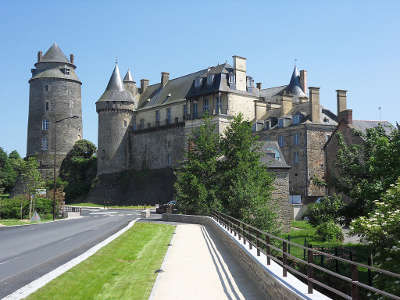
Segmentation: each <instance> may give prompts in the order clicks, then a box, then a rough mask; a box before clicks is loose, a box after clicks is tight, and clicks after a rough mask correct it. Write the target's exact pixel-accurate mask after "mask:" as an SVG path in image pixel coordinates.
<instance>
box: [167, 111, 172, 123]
mask: <svg viewBox="0 0 400 300" xmlns="http://www.w3.org/2000/svg"><path fill="white" fill-rule="evenodd" d="M167 124H171V109H170V108H167Z"/></svg>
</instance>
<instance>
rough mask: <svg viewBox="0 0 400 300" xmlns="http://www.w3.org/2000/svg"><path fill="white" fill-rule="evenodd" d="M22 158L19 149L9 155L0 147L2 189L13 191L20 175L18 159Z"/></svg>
mask: <svg viewBox="0 0 400 300" xmlns="http://www.w3.org/2000/svg"><path fill="white" fill-rule="evenodd" d="M20 159H21V158H20V157H19V155H18V152H17V151H13V152H11V153H10V155H9V156H7V153H6V152H5V151H4V150H3V149H2V148H1V147H0V190H3V192H11V191H12V189H13V188H14V186H15V183H16V181H17V176H18V170H17V167H18V163H16V162H17V160H20Z"/></svg>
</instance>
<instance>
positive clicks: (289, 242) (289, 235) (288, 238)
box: [287, 234, 290, 254]
mask: <svg viewBox="0 0 400 300" xmlns="http://www.w3.org/2000/svg"><path fill="white" fill-rule="evenodd" d="M287 239H288V241H289V243H288V253H289V254H290V234H288V237H287Z"/></svg>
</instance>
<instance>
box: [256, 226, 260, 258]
mask: <svg viewBox="0 0 400 300" xmlns="http://www.w3.org/2000/svg"><path fill="white" fill-rule="evenodd" d="M259 238H260V232H258V230H257V232H256V248H257V256H260V242H259V241H258V239H259Z"/></svg>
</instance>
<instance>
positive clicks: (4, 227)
mask: <svg viewBox="0 0 400 300" xmlns="http://www.w3.org/2000/svg"><path fill="white" fill-rule="evenodd" d="M83 217H85V216H80V217H79V218H70V219H68V218H64V219H58V220H54V221H48V222H40V223H32V224H21V225H9V226H8V225H4V226H0V230H2V229H6V228H15V227H22V226H32V225H40V224H49V223H54V222H60V221H68V220H73V219H80V218H83Z"/></svg>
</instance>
